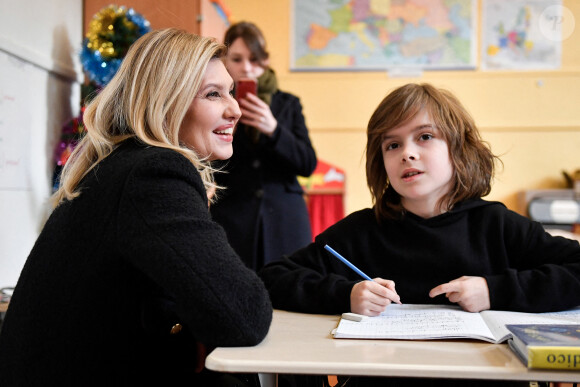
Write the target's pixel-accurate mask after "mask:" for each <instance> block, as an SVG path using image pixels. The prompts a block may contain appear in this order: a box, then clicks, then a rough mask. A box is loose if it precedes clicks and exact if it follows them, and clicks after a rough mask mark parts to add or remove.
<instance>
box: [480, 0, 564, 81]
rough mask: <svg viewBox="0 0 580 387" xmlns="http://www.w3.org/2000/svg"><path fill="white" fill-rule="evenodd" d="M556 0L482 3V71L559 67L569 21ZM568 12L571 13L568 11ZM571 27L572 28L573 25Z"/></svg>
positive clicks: (491, 1) (499, 0) (560, 3)
mask: <svg viewBox="0 0 580 387" xmlns="http://www.w3.org/2000/svg"><path fill="white" fill-rule="evenodd" d="M566 11H567V9H566V8H564V7H562V2H561V1H558V0H512V1H505V0H487V1H485V2H484V3H483V10H482V12H483V17H482V34H481V35H482V45H481V49H482V53H481V68H482V69H483V70H533V69H538V70H550V69H557V68H559V67H560V61H561V51H562V43H561V42H562V40H563V39H565V38H566V36H565V34H566V32H567V31H565V30H563V28H564V29H565V28H566V27H567V26H568V25H569V23H573V20H574V17H573V16H572V15H570V16H571V18H569V17H568V15H566V14H565V12H566ZM568 12H570V11H568ZM572 28H573V26H572Z"/></svg>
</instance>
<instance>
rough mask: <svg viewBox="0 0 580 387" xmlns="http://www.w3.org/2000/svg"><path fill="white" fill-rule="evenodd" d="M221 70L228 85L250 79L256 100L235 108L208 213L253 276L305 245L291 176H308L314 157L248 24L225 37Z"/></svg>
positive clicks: (296, 108) (294, 108)
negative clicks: (230, 144)
mask: <svg viewBox="0 0 580 387" xmlns="http://www.w3.org/2000/svg"><path fill="white" fill-rule="evenodd" d="M224 44H225V45H226V46H227V47H228V54H227V56H226V62H225V63H226V68H227V69H228V71H229V73H230V74H231V76H232V77H233V79H234V81H236V82H238V81H239V80H240V79H244V78H250V79H257V83H258V96H256V95H253V94H249V95H248V96H247V97H246V98H243V99H241V100H240V101H239V103H240V109H241V111H242V118H241V119H240V124H239V128H238V130H237V131H236V134H235V136H234V155H233V157H232V158H231V159H230V160H229V161H227V162H226V163H223V164H220V165H219V166H217V167H218V168H220V169H223V172H224V173H219V174H216V181H217V183H218V184H219V185H220V186H222V187H224V188H226V189H225V190H224V192H222V193H221V194H220V195H219V198H218V199H217V201H216V203H215V204H212V206H211V212H212V216H213V218H214V219H215V220H216V221H217V222H218V223H220V224H221V225H222V226H223V227H224V228H225V230H226V233H227V235H228V240H229V241H230V244H231V245H232V247H233V248H234V250H236V252H237V253H238V254H239V255H240V256H241V257H242V260H243V261H244V262H245V264H246V265H247V266H248V267H250V268H252V269H254V270H259V269H260V268H261V267H262V266H263V265H264V264H266V263H268V262H270V261H272V260H276V259H279V258H280V257H282V255H283V254H289V253H292V252H293V251H295V250H297V249H298V248H300V247H302V246H305V245H307V244H308V243H310V242H311V241H312V235H311V231H310V221H309V218H308V211H307V208H306V204H305V202H304V198H303V191H302V188H301V186H300V185H299V184H298V181H297V179H296V176H297V175H300V176H310V174H312V172H313V171H314V169H315V168H316V154H315V152H314V149H313V147H312V144H311V143H310V138H309V136H308V129H307V128H306V124H305V120H304V116H303V114H302V106H301V104H300V101H299V99H298V98H297V97H295V96H294V95H292V94H289V93H285V92H283V91H280V90H279V89H278V82H277V79H276V74H275V73H274V71H273V70H272V69H271V68H270V67H269V66H268V63H269V61H268V52H267V51H266V41H265V39H264V37H263V35H262V32H261V31H260V30H259V29H258V27H256V26H255V25H254V24H252V23H247V22H241V23H237V24H234V25H232V26H231V27H230V28H229V29H228V30H227V31H226V34H225V38H224Z"/></svg>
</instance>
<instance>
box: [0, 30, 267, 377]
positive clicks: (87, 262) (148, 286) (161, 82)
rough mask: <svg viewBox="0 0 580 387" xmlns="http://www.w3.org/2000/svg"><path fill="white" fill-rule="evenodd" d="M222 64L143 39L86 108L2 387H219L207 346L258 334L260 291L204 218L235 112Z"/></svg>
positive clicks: (262, 320) (172, 43)
mask: <svg viewBox="0 0 580 387" xmlns="http://www.w3.org/2000/svg"><path fill="white" fill-rule="evenodd" d="M223 55H225V47H224V46H223V45H220V44H218V43H216V42H214V41H213V40H212V39H208V38H202V37H199V36H197V35H192V34H188V33H186V32H183V31H178V30H175V29H167V30H161V31H155V32H150V33H148V34H146V35H144V36H143V37H141V38H140V39H139V40H138V41H136V42H135V43H134V44H133V45H132V46H131V48H130V50H129V52H128V54H127V56H126V58H125V59H124V60H123V63H122V65H121V68H120V69H119V71H118V73H117V74H116V75H115V77H114V78H113V79H112V80H111V82H110V83H109V84H108V85H107V86H106V87H105V88H104V89H103V90H102V91H101V92H100V94H99V95H98V96H96V97H95V99H94V100H93V101H92V102H91V104H90V105H89V106H88V107H87V108H86V111H85V115H84V120H85V125H86V127H87V130H88V131H87V135H86V136H85V137H84V139H83V140H82V141H81V143H80V144H79V146H78V147H77V148H76V149H75V151H74V152H73V154H72V156H71V158H70V159H69V161H68V162H67V164H66V166H65V168H64V171H63V176H62V180H61V186H60V188H59V190H58V191H57V192H56V194H55V202H56V208H55V210H54V212H53V214H52V215H51V217H50V218H49V220H48V222H47V223H46V225H45V227H44V229H43V230H42V232H41V234H40V236H39V238H38V240H37V242H36V244H35V246H34V248H33V249H32V252H31V253H30V256H29V257H28V260H27V262H26V264H25V267H24V269H23V270H22V273H21V276H20V278H19V280H18V284H17V286H16V288H15V291H14V294H13V297H12V300H11V303H10V308H9V311H8V312H7V315H6V319H5V322H4V325H3V327H2V331H1V335H0V385H1V386H6V387H10V386H32V385H34V386H37V385H38V386H40V385H46V386H57V385H58V386H73V385H74V386H140V385H159V386H180V385H187V386H210V385H211V386H221V385H224V384H223V383H224V382H223V378H226V376H223V375H218V374H215V373H211V372H209V371H207V370H202V369H203V364H204V355H205V348H212V347H216V346H248V345H255V344H257V343H259V342H260V341H261V340H262V339H263V338H264V337H265V335H266V333H267V332H268V329H269V325H270V322H271V318H272V308H271V304H270V301H269V299H268V294H267V293H266V290H265V288H264V285H263V284H262V282H261V281H260V279H259V278H258V277H257V276H256V274H255V273H254V272H253V271H251V270H249V269H248V268H246V267H245V266H244V265H243V264H242V262H241V261H240V258H239V257H238V256H237V255H236V253H235V252H234V250H233V249H232V248H231V247H230V246H229V245H228V243H227V238H226V235H225V233H224V231H223V229H222V228H221V227H220V226H219V225H217V224H216V223H215V222H213V221H212V220H211V217H210V214H209V209H208V196H207V193H206V192H207V190H208V189H211V188H213V187H214V186H215V183H214V180H213V169H212V167H211V166H210V164H209V162H210V161H212V160H216V159H226V158H229V157H231V155H232V135H233V131H234V128H235V125H236V123H237V121H238V119H239V117H240V116H241V112H240V110H239V107H238V104H237V103H236V101H235V100H234V98H233V95H232V90H233V80H232V78H231V77H230V75H229V74H228V73H227V70H226V69H225V67H224V64H223V62H222V60H221V58H222V57H223ZM196 364H197V366H198V367H197V369H196ZM236 383H237V382H236ZM236 385H242V384H241V383H239V384H236Z"/></svg>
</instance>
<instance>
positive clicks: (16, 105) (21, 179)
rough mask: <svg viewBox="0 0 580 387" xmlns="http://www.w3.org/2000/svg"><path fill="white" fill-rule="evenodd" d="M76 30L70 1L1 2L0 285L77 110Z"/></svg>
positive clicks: (24, 243) (36, 225) (44, 195)
mask: <svg viewBox="0 0 580 387" xmlns="http://www.w3.org/2000/svg"><path fill="white" fill-rule="evenodd" d="M81 28H82V6H81V3H80V2H78V1H76V0H51V1H45V0H19V1H14V0H0V287H5V286H14V285H15V284H16V281H17V279H18V276H19V275H20V271H21V269H22V267H23V265H24V262H25V260H26V257H27V256H28V254H29V252H30V249H31V248H32V246H33V244H34V242H35V240H36V238H37V236H38V233H39V232H40V230H41V228H42V226H43V225H44V222H45V221H46V219H47V217H48V215H49V213H50V211H51V205H50V203H49V197H50V195H51V186H52V184H51V178H52V172H53V167H54V164H53V153H54V148H55V146H56V144H57V141H58V139H59V138H60V133H61V128H62V125H63V124H64V123H65V122H66V121H68V120H69V119H70V118H72V117H73V116H74V115H76V114H78V107H79V101H80V94H79V91H80V90H79V84H80V82H81V81H82V71H81V66H80V64H79V61H78V60H77V51H78V50H79V49H80V39H81V38H82V30H81ZM79 232H86V230H79ZM71 238H74V235H71Z"/></svg>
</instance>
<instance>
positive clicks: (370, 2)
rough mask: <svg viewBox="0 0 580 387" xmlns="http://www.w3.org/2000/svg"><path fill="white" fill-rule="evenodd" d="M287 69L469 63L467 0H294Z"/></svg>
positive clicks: (471, 33) (471, 39) (471, 22)
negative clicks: (291, 35) (289, 66)
mask: <svg viewBox="0 0 580 387" xmlns="http://www.w3.org/2000/svg"><path fill="white" fill-rule="evenodd" d="M293 7H294V9H293V15H294V19H293V20H294V23H293V28H294V31H293V48H292V53H291V57H292V59H291V61H292V63H291V68H292V70H385V69H387V70H388V69H392V68H401V67H411V68H421V69H457V68H474V67H475V50H476V45H477V42H476V36H475V31H477V29H476V25H475V12H476V8H475V7H476V4H475V2H474V1H473V0H294V5H293Z"/></svg>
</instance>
